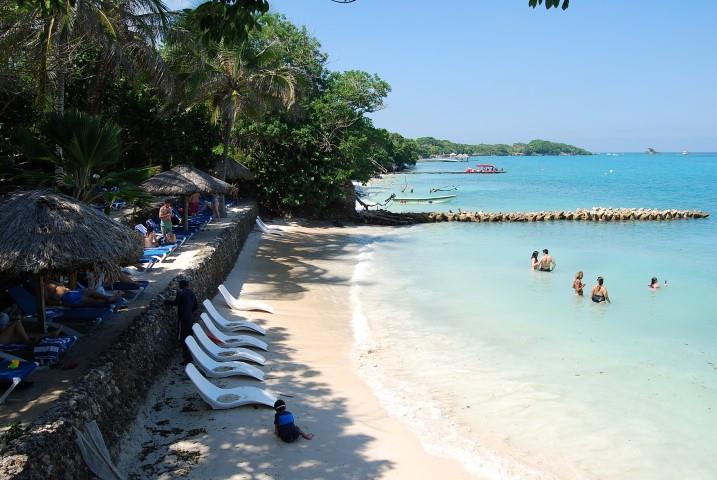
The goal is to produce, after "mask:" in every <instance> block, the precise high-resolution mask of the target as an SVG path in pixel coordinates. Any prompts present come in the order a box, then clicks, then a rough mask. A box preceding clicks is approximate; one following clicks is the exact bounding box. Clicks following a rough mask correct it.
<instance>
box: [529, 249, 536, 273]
mask: <svg viewBox="0 0 717 480" xmlns="http://www.w3.org/2000/svg"><path fill="white" fill-rule="evenodd" d="M530 268H532V269H533V270H537V269H538V251H537V250H536V251H534V252H533V255H531V256H530Z"/></svg>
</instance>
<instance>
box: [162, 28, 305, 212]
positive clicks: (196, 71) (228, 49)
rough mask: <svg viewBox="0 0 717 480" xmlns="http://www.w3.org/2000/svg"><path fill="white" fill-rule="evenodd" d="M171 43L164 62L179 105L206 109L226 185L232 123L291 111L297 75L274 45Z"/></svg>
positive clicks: (181, 38) (189, 39)
mask: <svg viewBox="0 0 717 480" xmlns="http://www.w3.org/2000/svg"><path fill="white" fill-rule="evenodd" d="M184 33H187V32H184ZM175 40H176V41H175V43H174V44H173V45H171V46H170V48H169V49H168V51H167V58H168V60H169V62H170V64H171V65H173V66H174V67H175V69H176V70H177V71H178V72H179V74H180V77H181V78H183V80H184V85H185V91H186V94H185V98H184V100H183V101H182V102H181V103H184V104H185V106H186V107H189V108H191V106H193V105H197V104H206V105H207V106H208V107H209V109H210V111H211V116H212V117H211V118H212V121H213V122H214V123H216V124H218V125H219V126H220V130H221V139H222V144H223V151H222V167H221V178H222V180H225V179H226V172H227V161H228V157H229V151H230V148H231V144H232V135H233V129H234V125H235V123H236V120H237V117H238V116H239V115H250V116H251V115H255V114H257V113H258V112H260V111H262V110H263V109H265V108H268V107H270V106H272V105H273V104H277V103H278V104H280V105H281V106H283V107H284V108H287V109H289V108H291V106H292V105H293V103H294V100H295V96H296V85H297V81H298V78H299V76H300V72H299V71H298V70H296V69H295V68H292V67H290V66H287V65H286V64H285V63H284V62H283V52H282V50H281V44H280V42H278V41H276V40H270V41H263V42H260V41H257V40H256V39H251V38H250V39H249V40H247V41H244V42H241V43H240V44H238V45H225V43H224V42H223V41H222V42H219V43H218V44H208V43H205V42H202V41H198V40H197V38H196V37H193V36H192V35H191V34H190V35H177V36H175ZM220 205H223V202H221V203H220ZM222 214H223V212H222Z"/></svg>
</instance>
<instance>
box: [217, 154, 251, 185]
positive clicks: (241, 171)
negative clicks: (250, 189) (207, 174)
mask: <svg viewBox="0 0 717 480" xmlns="http://www.w3.org/2000/svg"><path fill="white" fill-rule="evenodd" d="M215 168H216V170H217V171H219V169H220V168H221V163H220V164H218V165H217V166H216V167H215ZM227 180H244V181H252V180H254V174H253V173H251V170H249V169H248V168H247V167H246V165H244V164H243V163H241V162H237V161H236V160H233V159H231V158H229V159H227Z"/></svg>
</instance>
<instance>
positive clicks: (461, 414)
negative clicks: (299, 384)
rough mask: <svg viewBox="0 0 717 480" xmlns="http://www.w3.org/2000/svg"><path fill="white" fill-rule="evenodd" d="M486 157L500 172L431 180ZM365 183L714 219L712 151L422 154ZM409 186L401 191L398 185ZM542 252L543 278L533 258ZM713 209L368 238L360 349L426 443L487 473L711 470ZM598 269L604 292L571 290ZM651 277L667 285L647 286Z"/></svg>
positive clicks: (503, 203)
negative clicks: (600, 299) (457, 159)
mask: <svg viewBox="0 0 717 480" xmlns="http://www.w3.org/2000/svg"><path fill="white" fill-rule="evenodd" d="M474 163H495V164H496V165H498V166H500V167H503V168H505V169H506V170H507V171H508V173H506V174H504V175H491V176H488V175H433V174H426V173H422V172H432V171H441V170H443V171H446V170H454V171H455V170H459V171H460V170H463V169H465V167H466V166H469V165H472V164H474ZM415 171H416V172H419V173H418V174H413V175H392V176H386V177H385V178H383V179H381V180H379V181H377V182H375V183H374V184H372V185H371V186H370V187H369V190H370V192H371V198H372V200H375V201H381V200H383V199H384V198H386V197H387V196H388V194H390V193H391V192H400V191H401V190H402V189H403V190H406V191H408V190H410V188H413V190H414V194H417V195H419V194H425V193H428V191H429V189H430V188H439V187H450V186H453V185H455V186H457V188H458V190H457V191H456V192H455V193H456V194H457V195H458V197H457V198H456V199H455V200H453V201H452V202H450V203H446V204H440V205H428V206H426V205H420V206H419V205H413V206H400V205H393V206H392V209H394V210H397V211H401V210H414V211H415V210H418V209H423V210H438V209H443V210H448V209H453V210H454V211H455V210H457V209H458V208H461V209H464V210H484V211H517V210H546V209H555V210H567V209H574V208H578V207H583V208H590V207H593V206H605V207H607V206H612V207H651V208H678V209H688V208H694V209H702V210H707V211H710V212H712V213H713V214H717V188H716V187H717V154H690V155H687V156H682V155H678V154H661V155H655V156H648V155H642V154H624V155H619V156H612V155H611V156H607V155H595V156H590V157H537V158H530V157H528V158H525V157H507V158H506V157H501V158H481V159H471V161H470V162H468V163H467V164H466V163H460V164H452V163H441V162H425V163H420V164H419V165H418V166H417V168H416V169H415ZM405 185H408V186H407V187H404V186H405ZM543 248H549V249H550V251H551V254H553V256H554V257H555V259H556V261H557V268H556V270H555V271H554V272H552V273H540V272H534V271H532V270H531V269H530V268H529V258H530V253H531V252H532V251H533V250H542V249H543ZM716 268H717V221H716V220H715V218H714V217H713V216H712V217H710V218H708V219H704V220H680V221H672V222H618V223H592V222H551V223H523V224H519V223H515V224H509V223H506V224H493V223H490V224H487V223H485V224H484V223H480V224H473V223H443V224H431V225H419V226H413V227H407V228H396V229H391V230H390V231H386V233H385V234H383V235H382V236H381V237H378V238H374V239H372V240H367V243H366V245H365V246H364V247H363V249H362V250H361V252H360V253H359V256H358V258H357V266H356V270H355V272H354V278H353V280H354V283H353V287H352V302H353V307H354V327H355V332H356V339H357V341H356V358H357V361H358V363H359V367H360V369H361V371H362V372H363V373H364V376H365V378H366V380H367V381H369V383H370V384H371V385H372V386H373V387H374V389H375V391H376V393H377V394H378V395H379V396H380V397H381V398H382V400H383V401H384V402H386V403H387V404H388V405H389V406H390V408H391V409H392V411H394V412H396V414H397V415H398V416H399V417H401V418H402V419H403V420H405V421H406V422H407V423H408V424H409V425H410V426H411V428H413V429H414V430H416V433H417V434H419V435H420V437H421V438H422V439H423V441H424V444H425V446H426V448H428V449H429V450H432V451H435V452H436V453H439V454H442V455H448V456H453V457H456V458H459V459H460V460H462V461H463V462H464V463H465V464H466V466H467V467H468V468H470V469H471V470H474V471H476V472H479V473H481V474H482V475H484V476H486V477H488V478H541V479H542V478H581V479H582V478H584V479H625V478H630V479H640V480H641V479H691V480H701V479H705V480H707V479H715V478H717V455H715V445H717V303H715V298H716V297H715V295H714V293H713V290H714V288H715V282H714V280H713V275H714V272H715V269H716ZM578 270H582V271H583V272H584V273H585V279H584V282H585V283H586V284H587V287H586V295H587V294H588V293H589V291H590V288H591V287H592V285H593V284H594V283H595V279H596V277H597V276H598V275H602V276H603V277H604V278H605V286H606V287H607V288H608V291H609V294H610V297H611V299H612V304H609V305H604V304H594V303H593V302H591V301H590V299H589V298H588V297H587V296H586V297H585V298H581V297H577V296H576V295H574V294H573V292H572V290H571V284H572V279H573V277H574V274H575V272H576V271H578ZM652 276H657V277H658V278H659V279H660V282H661V283H663V282H664V281H665V280H667V282H668V286H667V288H664V287H663V288H661V289H660V290H658V291H651V290H649V289H648V288H647V285H648V283H649V280H650V278H651V277H652Z"/></svg>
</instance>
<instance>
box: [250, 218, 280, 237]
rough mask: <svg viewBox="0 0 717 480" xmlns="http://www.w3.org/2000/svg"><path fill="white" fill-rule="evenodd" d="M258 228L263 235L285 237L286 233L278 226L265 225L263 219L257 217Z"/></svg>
mask: <svg viewBox="0 0 717 480" xmlns="http://www.w3.org/2000/svg"><path fill="white" fill-rule="evenodd" d="M256 226H257V227H259V230H261V231H262V232H263V233H273V234H275V235H283V234H284V231H283V230H282V229H281V228H279V227H277V226H276V225H267V224H266V223H264V221H263V220H262V219H261V217H256Z"/></svg>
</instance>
